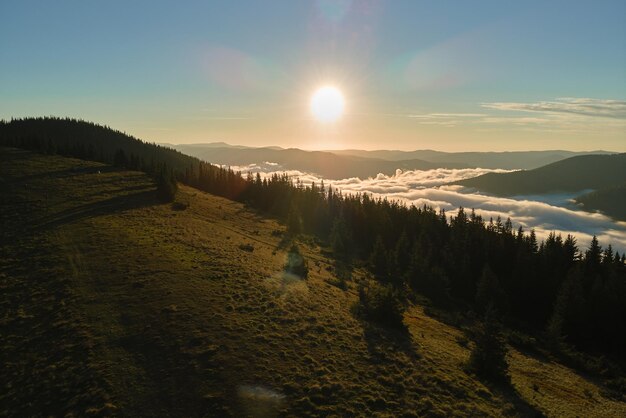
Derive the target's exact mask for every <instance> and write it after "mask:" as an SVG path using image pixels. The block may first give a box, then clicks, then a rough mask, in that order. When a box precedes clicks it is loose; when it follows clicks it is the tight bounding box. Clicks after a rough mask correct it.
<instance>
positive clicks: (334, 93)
mask: <svg viewBox="0 0 626 418" xmlns="http://www.w3.org/2000/svg"><path fill="white" fill-rule="evenodd" d="M344 107H345V101H344V99H343V94H342V93H341V91H340V90H339V89H337V88H336V87H331V86H326V87H320V88H319V89H317V90H316V91H315V93H313V96H312V97H311V113H313V116H314V117H315V119H317V120H318V121H320V122H324V123H332V122H335V121H336V120H337V119H339V118H340V117H341V115H342V114H343V110H344Z"/></svg>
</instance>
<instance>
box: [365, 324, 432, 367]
mask: <svg viewBox="0 0 626 418" xmlns="http://www.w3.org/2000/svg"><path fill="white" fill-rule="evenodd" d="M362 324H363V336H364V337H365V342H366V344H367V350H368V352H369V353H370V355H371V357H372V360H373V361H374V362H376V363H386V362H390V361H392V358H393V356H390V354H392V353H395V352H402V353H404V354H405V355H407V356H408V357H409V358H410V359H411V360H418V359H420V358H421V356H420V355H419V353H418V352H417V350H416V349H415V345H414V344H413V340H412V339H411V334H410V332H409V330H408V328H407V327H406V326H402V327H389V326H386V325H385V324H380V323H377V322H368V321H362Z"/></svg>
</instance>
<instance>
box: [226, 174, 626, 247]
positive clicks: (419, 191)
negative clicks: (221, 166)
mask: <svg viewBox="0 0 626 418" xmlns="http://www.w3.org/2000/svg"><path fill="white" fill-rule="evenodd" d="M232 168H233V169H234V170H237V171H241V172H242V173H247V172H252V173H256V172H260V173H261V176H263V177H265V176H271V175H272V174H274V173H279V174H282V173H287V174H288V175H289V176H291V177H293V178H294V179H295V178H299V179H300V181H301V182H303V183H304V184H305V185H310V184H311V182H315V183H317V184H319V183H320V182H321V180H322V179H320V178H319V177H317V176H315V175H313V174H310V173H303V172H300V171H295V170H291V171H289V170H287V171H285V170H280V166H278V165H277V164H275V163H268V162H266V163H263V164H252V165H249V166H242V167H232ZM507 171H509V170H492V169H482V168H475V169H443V168H441V169H435V170H424V171H421V170H407V171H401V170H397V171H396V173H395V174H394V175H391V176H387V175H384V174H378V175H377V176H376V177H374V178H372V177H370V178H367V179H360V178H357V177H353V178H347V179H342V180H328V179H324V184H325V185H327V186H328V185H332V187H333V188H336V189H339V190H341V191H342V193H344V194H345V193H353V194H354V193H368V194H370V195H372V196H373V197H382V198H387V199H389V200H397V201H401V202H404V203H406V204H409V205H410V204H413V205H415V206H423V205H429V206H432V207H434V208H435V209H445V210H446V212H447V213H448V215H454V214H455V213H456V211H457V210H458V208H459V206H462V207H464V208H466V209H468V210H470V209H472V208H474V209H475V210H476V213H477V214H480V215H482V217H483V218H484V219H485V220H486V221H489V219H490V218H493V219H494V220H495V219H496V217H498V216H500V217H501V218H502V220H503V221H504V220H506V218H508V217H510V218H511V220H512V221H513V225H514V227H515V228H517V227H519V226H520V225H521V226H522V227H523V228H524V230H526V231H527V232H528V231H530V229H531V228H534V229H535V232H536V233H537V236H538V237H539V238H540V239H544V238H545V237H547V236H548V234H549V233H550V232H552V231H555V232H557V233H561V234H563V236H564V237H565V236H566V235H567V234H572V235H574V236H575V237H576V238H577V239H578V246H579V248H580V249H581V250H584V249H585V248H587V247H588V246H589V243H590V242H591V238H592V236H593V235H597V237H598V239H599V240H600V244H601V245H602V246H603V247H606V246H608V245H609V244H611V245H612V246H613V248H614V250H617V251H619V252H620V253H623V252H624V251H626V223H625V222H616V221H614V220H613V219H611V218H609V217H607V216H605V215H602V214H600V213H590V212H585V211H582V210H580V209H579V208H577V206H576V204H575V203H574V202H573V198H574V197H575V196H577V195H579V194H582V193H583V192H584V191H581V193H571V194H550V195H538V196H516V197H513V198H502V197H495V196H490V195H485V194H481V193H478V192H476V191H475V190H472V189H468V188H465V187H463V186H447V185H446V184H448V183H451V182H454V181H457V180H462V179H466V178H470V177H476V176H479V175H481V174H485V173H489V172H500V173H502V172H507Z"/></svg>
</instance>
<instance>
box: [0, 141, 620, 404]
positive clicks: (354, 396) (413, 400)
mask: <svg viewBox="0 0 626 418" xmlns="http://www.w3.org/2000/svg"><path fill="white" fill-rule="evenodd" d="M0 186H1V187H0V193H1V199H0V202H1V203H0V220H1V222H2V231H3V234H2V239H1V240H0V245H1V247H2V248H1V250H2V254H3V257H2V258H1V259H0V276H1V278H2V280H0V285H1V286H2V292H1V293H0V306H1V311H0V313H1V315H0V318H1V319H0V335H1V336H2V338H1V339H0V344H1V345H2V349H1V350H0V360H1V362H2V364H3V367H2V368H1V370H0V380H1V381H2V382H3V388H2V390H1V391H0V405H1V408H2V410H1V413H2V415H8V416H28V415H41V414H45V415H68V414H70V415H75V416H83V415H99V416H111V415H115V416H117V415H119V416H155V415H158V416H277V415H280V416H307V415H316V416H319V415H340V416H346V415H350V416H424V415H428V416H449V415H454V414H457V415H459V414H460V415H473V416H502V415H507V416H530V415H540V414H546V415H548V416H574V415H581V414H582V415H584V416H620V415H624V414H626V404H624V403H623V402H620V401H617V400H612V399H610V398H608V397H606V396H605V395H604V393H605V392H604V389H603V388H602V387H600V386H598V385H597V383H595V382H594V381H593V380H590V379H588V378H585V377H584V376H582V375H580V374H578V373H576V372H574V371H573V370H571V369H569V368H567V367H565V366H563V365H561V364H559V363H558V362H555V361H554V360H547V359H545V358H543V356H541V355H534V354H529V353H527V352H526V351H520V350H518V349H515V348H511V349H510V355H509V363H510V371H511V375H512V382H513V386H512V387H511V388H510V389H507V388H497V387H493V386H488V385H485V384H484V383H482V382H481V381H480V380H477V379H476V378H475V377H474V376H473V375H471V374H467V373H466V372H464V371H463V369H462V364H463V363H464V362H465V360H466V359H467V358H468V356H469V351H470V348H471V344H472V343H471V342H468V340H467V337H466V328H465V327H464V326H463V323H462V322H461V323H459V324H458V325H457V326H452V325H448V324H446V323H444V322H441V321H440V320H437V319H435V318H434V317H433V316H431V315H428V314H427V312H429V311H430V308H425V306H424V305H422V304H420V303H417V304H414V305H412V306H411V307H410V308H409V309H408V310H407V312H406V313H405V315H404V322H405V324H406V325H407V331H406V333H402V332H396V331H393V330H386V329H383V328H379V327H378V326H376V325H374V324H370V323H367V322H363V321H360V320H357V319H355V317H354V316H353V315H352V313H351V311H350V306H351V305H352V303H353V302H354V301H355V300H356V299H357V288H358V284H359V283H360V282H362V281H364V280H367V279H366V275H365V273H364V272H363V271H361V270H358V269H357V270H356V271H355V273H354V275H353V279H352V280H351V281H349V282H348V284H347V288H346V290H342V289H340V288H338V287H336V286H335V285H334V283H335V280H334V270H333V267H332V266H333V263H332V261H331V260H329V259H327V258H326V256H325V255H324V254H325V252H324V251H323V249H321V248H319V247H318V246H317V245H316V244H315V243H314V242H312V241H307V240H306V238H303V239H302V240H301V241H300V242H299V244H300V248H301V251H302V253H303V255H304V257H305V258H306V259H307V260H308V261H309V264H310V267H311V269H310V272H309V277H308V278H307V279H306V280H303V279H298V278H294V277H291V276H287V275H285V274H283V273H282V270H283V264H284V262H285V258H286V249H285V246H284V240H283V231H284V227H283V226H282V225H280V224H278V223H276V222H275V221H273V220H271V219H267V218H263V217H261V216H259V215H258V214H257V213H255V212H253V211H251V210H249V209H247V208H246V207H244V206H243V205H242V204H239V203H236V202H233V201H229V200H226V199H223V198H220V197H216V196H212V195H209V194H206V193H203V192H200V191H198V190H196V189H192V188H189V187H186V186H182V185H181V187H180V191H179V196H178V198H177V202H174V204H161V203H159V202H158V201H157V200H156V199H155V193H154V189H155V186H154V183H153V180H152V179H151V178H149V177H148V176H146V175H145V174H143V173H140V172H137V171H128V170H125V169H121V168H116V167H112V166H109V165H104V164H101V163H95V162H89V161H84V160H78V159H73V158H65V157H60V156H55V155H42V154H35V153H32V152H28V151H23V150H17V149H11V148H2V149H0Z"/></svg>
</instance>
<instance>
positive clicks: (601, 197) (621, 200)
mask: <svg viewBox="0 0 626 418" xmlns="http://www.w3.org/2000/svg"><path fill="white" fill-rule="evenodd" d="M576 202H578V203H579V204H581V205H582V206H583V208H584V209H585V210H587V211H600V212H602V213H604V214H606V215H608V216H610V217H612V218H615V219H617V220H620V221H626V183H625V184H622V185H619V186H612V187H607V188H604V189H600V190H596V191H594V192H591V193H587V194H584V195H582V196H579V197H577V198H576Z"/></svg>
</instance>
